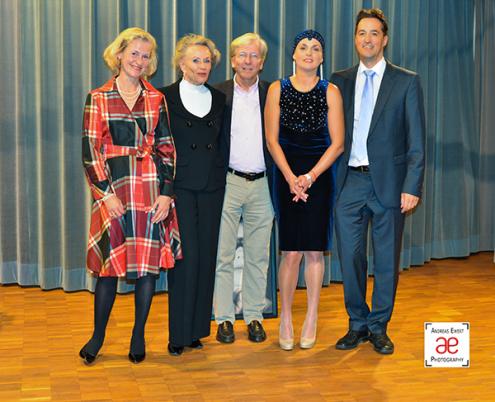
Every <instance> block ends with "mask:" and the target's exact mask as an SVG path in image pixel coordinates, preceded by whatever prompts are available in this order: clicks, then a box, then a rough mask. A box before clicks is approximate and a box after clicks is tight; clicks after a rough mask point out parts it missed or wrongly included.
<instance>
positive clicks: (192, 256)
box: [167, 187, 225, 346]
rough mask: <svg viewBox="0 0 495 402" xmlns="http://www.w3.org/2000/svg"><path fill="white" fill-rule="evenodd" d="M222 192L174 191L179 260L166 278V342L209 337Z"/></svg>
mask: <svg viewBox="0 0 495 402" xmlns="http://www.w3.org/2000/svg"><path fill="white" fill-rule="evenodd" d="M224 192H225V188H223V187H222V188H220V189H217V190H214V191H210V192H207V191H192V190H184V189H175V193H176V196H177V200H176V206H177V216H178V220H179V231H180V235H181V241H182V253H183V259H182V260H178V261H177V262H176V265H175V267H174V268H173V269H170V270H168V273H167V279H168V310H169V315H168V317H169V319H168V320H169V342H170V343H172V344H174V345H176V346H186V345H189V344H191V342H192V341H193V340H197V339H201V338H204V337H207V336H209V335H210V325H211V315H212V305H213V289H214V284H215V267H216V259H217V248H218V233H219V229H220V218H221V215H222V204H223V196H224Z"/></svg>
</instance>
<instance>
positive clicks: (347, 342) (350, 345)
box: [335, 329, 369, 350]
mask: <svg viewBox="0 0 495 402" xmlns="http://www.w3.org/2000/svg"><path fill="white" fill-rule="evenodd" d="M368 340H369V332H368V331H367V330H364V331H354V330H352V329H350V330H349V331H348V332H347V334H345V335H344V336H343V337H342V338H340V339H339V340H338V341H337V343H336V344H335V348H336V349H339V350H350V349H354V348H356V347H357V346H358V345H359V344H360V343H363V342H366V341H368Z"/></svg>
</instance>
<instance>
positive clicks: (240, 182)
mask: <svg viewBox="0 0 495 402" xmlns="http://www.w3.org/2000/svg"><path fill="white" fill-rule="evenodd" d="M241 217H242V220H243V229H244V244H243V250H244V267H243V271H242V311H243V317H244V321H245V322H246V324H249V323H250V322H251V321H252V320H258V321H260V322H261V321H262V320H263V309H264V307H265V294H266V283H267V272H268V264H269V258H270V237H271V231H272V225H273V217H274V213H273V205H272V202H271V198H270V191H269V189H268V180H267V178H266V177H263V178H261V179H258V180H254V181H248V180H246V179H244V178H242V177H239V176H235V175H234V174H232V173H228V174H227V185H226V188H225V197H224V202H223V209H222V219H221V223H220V236H219V240H218V253H217V267H216V273H215V293H214V302H213V305H214V312H215V321H216V322H217V323H222V322H224V321H230V322H232V323H234V321H235V305H234V259H235V254H236V248H237V233H238V230H239V223H240V220H241Z"/></svg>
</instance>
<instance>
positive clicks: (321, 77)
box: [320, 63, 323, 80]
mask: <svg viewBox="0 0 495 402" xmlns="http://www.w3.org/2000/svg"><path fill="white" fill-rule="evenodd" d="M322 79H323V63H321V64H320V80H322Z"/></svg>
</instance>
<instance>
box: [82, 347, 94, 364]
mask: <svg viewBox="0 0 495 402" xmlns="http://www.w3.org/2000/svg"><path fill="white" fill-rule="evenodd" d="M79 356H80V357H81V359H83V360H84V364H91V363H93V362H94V361H95V359H96V356H95V355H92V354H91V353H88V352H86V349H85V346H83V348H82V349H81V350H80V351H79Z"/></svg>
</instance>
